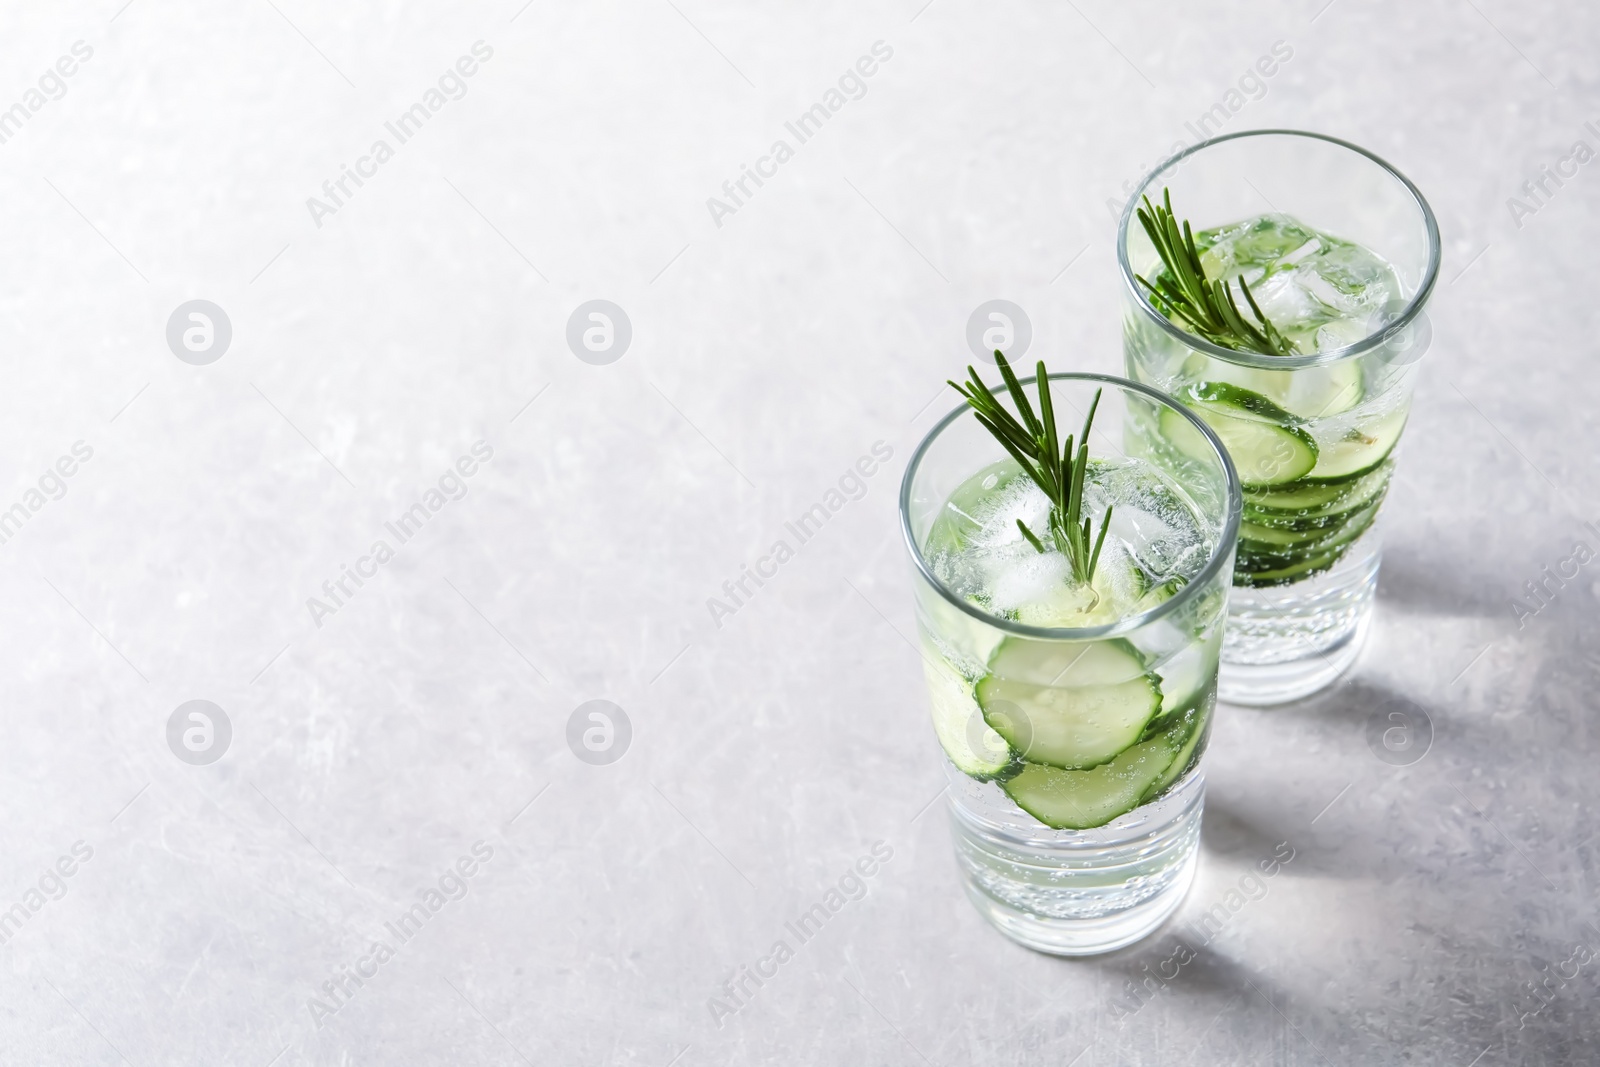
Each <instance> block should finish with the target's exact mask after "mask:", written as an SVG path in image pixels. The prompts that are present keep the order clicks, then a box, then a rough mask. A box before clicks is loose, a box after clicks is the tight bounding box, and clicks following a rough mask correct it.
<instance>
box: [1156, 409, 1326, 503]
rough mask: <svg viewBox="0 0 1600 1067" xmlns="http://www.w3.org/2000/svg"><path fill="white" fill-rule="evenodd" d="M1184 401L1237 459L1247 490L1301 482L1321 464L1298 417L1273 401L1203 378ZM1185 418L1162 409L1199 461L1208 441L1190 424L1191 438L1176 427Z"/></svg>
mask: <svg viewBox="0 0 1600 1067" xmlns="http://www.w3.org/2000/svg"><path fill="white" fill-rule="evenodd" d="M1183 401H1184V403H1185V404H1186V405H1187V406H1188V407H1189V408H1190V409H1191V410H1192V411H1194V413H1195V414H1196V415H1199V416H1200V417H1201V418H1202V419H1204V420H1205V423H1206V425H1208V426H1210V427H1211V428H1212V429H1213V430H1214V431H1216V434H1217V436H1218V437H1220V438H1221V439H1222V444H1223V446H1224V447H1226V448H1227V450H1228V454H1229V455H1230V456H1232V457H1233V463H1234V466H1235V467H1237V468H1238V469H1239V479H1240V481H1241V482H1242V483H1243V485H1244V486H1245V488H1247V489H1252V488H1258V487H1263V486H1274V485H1284V484H1287V483H1289V482H1294V481H1298V480H1299V479H1301V478H1303V477H1305V476H1306V475H1307V474H1309V473H1310V472H1311V470H1312V469H1313V468H1314V467H1316V465H1317V442H1316V440H1315V439H1314V438H1313V437H1312V436H1311V435H1310V434H1308V433H1306V432H1305V431H1304V430H1302V429H1301V428H1300V427H1299V426H1298V425H1295V424H1296V423H1297V422H1298V421H1299V420H1298V419H1296V418H1295V417H1294V416H1293V415H1291V414H1289V413H1288V412H1287V411H1285V410H1283V409H1282V408H1281V407H1279V406H1278V405H1277V404H1274V403H1273V402H1272V401H1271V400H1268V399H1267V398H1266V397H1264V396H1262V395H1261V394H1259V393H1252V392H1251V391H1250V390H1248V389H1240V388H1239V387H1238V386H1234V385H1229V384H1228V383H1227V382H1199V383H1197V384H1195V385H1192V386H1190V387H1189V389H1188V390H1187V391H1186V393H1185V395H1184V396H1183ZM1181 423H1182V417H1181V416H1179V415H1178V414H1177V412H1174V411H1163V412H1162V413H1161V427H1162V430H1163V432H1167V431H1168V429H1169V427H1170V428H1171V429H1172V431H1173V432H1170V433H1168V436H1169V439H1171V440H1172V441H1173V443H1174V444H1176V445H1177V446H1178V447H1179V448H1180V449H1183V450H1184V451H1185V452H1187V453H1189V454H1190V455H1191V456H1194V457H1195V458H1197V459H1203V458H1204V457H1205V452H1203V451H1201V450H1200V448H1197V447H1196V444H1198V445H1200V446H1203V445H1204V440H1203V439H1201V438H1200V435H1199V434H1196V433H1195V432H1194V430H1193V428H1192V427H1189V426H1183V427H1182V430H1187V431H1188V435H1187V440H1186V439H1185V438H1184V436H1183V435H1182V430H1179V429H1178V427H1179V425H1180V424H1181Z"/></svg>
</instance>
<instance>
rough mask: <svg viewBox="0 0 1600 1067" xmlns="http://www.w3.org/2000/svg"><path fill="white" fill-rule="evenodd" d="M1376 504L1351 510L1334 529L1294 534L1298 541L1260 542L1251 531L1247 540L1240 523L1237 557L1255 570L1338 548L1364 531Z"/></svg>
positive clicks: (1374, 514) (1371, 517) (1375, 513)
mask: <svg viewBox="0 0 1600 1067" xmlns="http://www.w3.org/2000/svg"><path fill="white" fill-rule="evenodd" d="M1380 503H1381V501H1375V502H1373V503H1371V504H1368V505H1367V506H1366V507H1365V508H1362V509H1361V510H1360V511H1357V512H1354V513H1352V514H1351V515H1350V517H1349V518H1348V519H1346V520H1345V522H1344V523H1343V524H1342V525H1340V526H1338V527H1336V528H1334V529H1331V530H1313V531H1310V532H1309V533H1301V534H1298V535H1296V536H1298V537H1300V538H1301V540H1298V541H1291V542H1288V543H1282V542H1276V543H1275V542H1270V541H1262V540H1259V539H1258V538H1257V537H1256V536H1255V534H1254V533H1252V535H1251V536H1250V537H1249V538H1248V539H1247V538H1245V537H1244V536H1243V533H1242V527H1243V526H1244V525H1245V524H1244V523H1241V524H1240V526H1241V534H1240V538H1239V555H1238V558H1239V559H1240V560H1243V561H1245V563H1246V565H1247V566H1248V567H1249V568H1250V569H1252V570H1255V569H1259V567H1260V565H1261V564H1266V565H1267V566H1268V567H1275V566H1282V565H1285V564H1288V563H1293V562H1294V561H1295V560H1297V559H1304V558H1306V557H1309V556H1315V555H1321V554H1322V553H1324V552H1331V551H1333V550H1334V549H1342V548H1343V547H1344V546H1345V545H1348V544H1349V543H1350V542H1352V541H1354V540H1355V539H1356V538H1358V537H1360V536H1361V535H1362V534H1364V533H1366V532H1367V527H1369V526H1371V525H1372V520H1373V519H1374V518H1375V517H1376V516H1377V513H1378V506H1379V504H1380ZM1256 529H1257V530H1261V529H1264V528H1263V527H1257V528H1256ZM1269 532H1272V533H1286V532H1290V531H1277V530H1273V531H1269Z"/></svg>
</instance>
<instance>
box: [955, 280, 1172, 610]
mask: <svg viewBox="0 0 1600 1067" xmlns="http://www.w3.org/2000/svg"><path fill="white" fill-rule="evenodd" d="M1147 284H1148V283H1147ZM994 358H995V364H996V365H997V366H998V367H999V368H1000V376H1001V378H1002V379H1004V381H1005V383H1006V389H1007V391H1008V392H1009V393H1010V394H1011V399H1012V402H1013V403H1015V405H1016V407H1017V411H1018V413H1019V414H1020V415H1021V416H1022V421H1021V422H1020V423H1019V422H1018V421H1017V419H1016V418H1015V417H1014V416H1013V415H1012V414H1011V412H1009V411H1007V410H1006V408H1005V407H1004V406H1003V405H1002V404H1001V403H1000V401H999V398H997V397H996V396H995V395H994V391H993V390H992V389H990V388H989V386H988V384H987V383H985V382H984V380H983V379H982V378H981V377H979V376H978V371H977V369H976V368H975V367H968V368H967V373H968V374H969V375H970V376H971V379H972V380H971V382H970V383H967V384H965V385H958V384H957V383H955V382H953V381H952V382H949V383H948V384H949V385H950V387H951V388H952V389H954V390H955V391H956V392H958V393H960V394H961V397H962V399H963V400H965V401H966V402H967V406H968V407H970V408H971V409H972V412H973V416H974V417H975V418H976V419H977V420H978V423H979V425H981V426H982V427H983V428H984V429H986V430H988V431H989V433H990V435H991V436H993V437H994V439H995V440H996V441H998V442H1000V446H1001V447H1002V448H1004V449H1005V450H1006V453H1007V455H1009V456H1010V457H1011V458H1012V459H1014V460H1016V462H1017V466H1018V467H1020V468H1021V469H1022V473H1024V474H1026V475H1027V476H1028V478H1029V479H1030V480H1032V481H1033V483H1034V484H1035V485H1037V486H1038V487H1039V488H1040V489H1041V490H1043V492H1044V494H1045V496H1046V497H1048V498H1049V500H1050V516H1049V519H1048V523H1049V535H1050V540H1051V542H1053V543H1054V545H1055V547H1056V550H1057V551H1059V552H1061V554H1062V555H1064V556H1066V557H1067V563H1068V566H1069V567H1070V569H1071V571H1072V577H1073V580H1074V581H1076V582H1078V583H1079V584H1082V585H1088V584H1089V583H1090V581H1091V580H1092V579H1093V578H1094V568H1095V564H1096V563H1098V562H1099V556H1100V545H1101V544H1103V543H1104V542H1105V533H1106V532H1105V527H1104V526H1103V525H1102V526H1101V529H1100V537H1099V539H1098V540H1095V539H1094V537H1093V533H1094V530H1093V523H1092V521H1091V520H1090V519H1089V518H1087V517H1084V518H1083V520H1082V524H1081V525H1080V524H1079V517H1080V512H1081V511H1082V510H1083V481H1084V475H1085V472H1086V471H1087V470H1088V468H1089V431H1090V429H1091V428H1092V427H1093V425H1094V413H1095V409H1096V408H1097V407H1099V404H1100V394H1101V390H1099V389H1097V390H1095V394H1094V399H1093V401H1091V402H1090V404H1089V413H1088V416H1087V417H1086V418H1085V419H1084V421H1083V434H1082V436H1081V437H1078V438H1073V437H1068V438H1067V441H1066V445H1065V447H1064V448H1063V447H1061V444H1060V438H1059V437H1058V434H1057V430H1056V412H1055V403H1054V401H1053V399H1052V398H1051V395H1050V375H1049V372H1048V370H1047V369H1046V368H1045V365H1044V363H1043V362H1040V363H1039V365H1038V380H1037V383H1036V384H1037V386H1038V390H1039V411H1040V415H1038V416H1036V415H1035V414H1034V412H1033V408H1032V406H1031V405H1030V404H1029V403H1028V397H1027V394H1026V393H1024V392H1023V390H1022V383H1021V382H1020V381H1018V379H1017V376H1016V374H1015V373H1013V371H1012V370H1011V365H1010V364H1009V363H1008V362H1006V357H1005V355H1004V354H1003V353H1001V352H996V353H995V354H994ZM1041 419H1042V421H1041ZM1075 444H1076V446H1077V451H1076V452H1074V451H1073V446H1074V445H1075ZM1057 448H1061V451H1060V452H1057V451H1056V450H1057ZM1109 514H1110V511H1109V510H1108V511H1107V515H1108V516H1109ZM1017 528H1018V529H1019V530H1021V531H1022V535H1023V537H1024V538H1026V539H1027V541H1028V543H1029V544H1030V545H1032V546H1033V548H1034V550H1035V551H1037V552H1041V553H1043V552H1045V551H1047V549H1046V547H1045V543H1044V539H1043V538H1040V537H1037V536H1035V534H1034V533H1033V531H1032V530H1030V529H1028V527H1027V525H1026V524H1025V523H1024V522H1022V520H1020V519H1018V520H1017ZM1091 543H1092V544H1093V545H1094V551H1093V553H1092V554H1091V551H1090V545H1091Z"/></svg>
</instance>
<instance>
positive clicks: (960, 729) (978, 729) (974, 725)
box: [923, 654, 1021, 782]
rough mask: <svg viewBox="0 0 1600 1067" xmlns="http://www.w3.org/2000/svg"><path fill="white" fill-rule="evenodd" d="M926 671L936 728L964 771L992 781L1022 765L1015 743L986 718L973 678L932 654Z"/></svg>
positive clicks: (927, 658) (926, 661)
mask: <svg viewBox="0 0 1600 1067" xmlns="http://www.w3.org/2000/svg"><path fill="white" fill-rule="evenodd" d="M923 672H924V673H925V674H926V675H927V677H928V695H929V697H930V698H931V700H932V703H933V732H934V733H935V734H936V735H937V736H938V738H939V745H940V747H942V748H943V749H944V754H945V755H946V756H949V757H950V762H951V763H954V764H955V765H956V768H957V769H958V770H959V771H961V773H962V774H966V775H970V776H971V777H973V778H976V779H977V780H978V781H980V782H988V781H993V780H995V779H997V778H1004V777H1006V776H1007V775H1008V774H1013V773H1015V772H1016V771H1017V770H1019V769H1021V764H1020V763H1019V762H1018V760H1017V758H1016V756H1015V754H1014V753H1012V751H1011V746H1009V745H1007V744H1006V742H1005V739H1004V738H1002V737H1001V736H1000V735H999V734H997V733H995V732H994V731H993V730H991V729H990V728H989V726H988V724H987V723H985V722H984V721H983V709H981V708H980V707H978V701H977V698H976V697H974V696H973V693H972V683H971V682H969V681H967V679H965V678H963V677H962V676H961V674H960V672H959V671H957V670H956V669H955V668H954V667H953V666H951V665H950V664H949V663H946V662H945V661H944V660H943V659H934V658H932V655H931V654H926V655H925V656H924V658H923Z"/></svg>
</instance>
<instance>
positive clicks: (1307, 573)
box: [1233, 547, 1344, 589]
mask: <svg viewBox="0 0 1600 1067" xmlns="http://www.w3.org/2000/svg"><path fill="white" fill-rule="evenodd" d="M1342 555H1344V549H1343V548H1342V547H1341V548H1337V549H1335V550H1334V551H1332V552H1327V553H1324V554H1322V555H1320V556H1312V557H1310V558H1309V559H1302V560H1297V561H1295V562H1293V563H1285V564H1283V565H1281V566H1276V567H1268V568H1266V569H1264V570H1247V569H1245V568H1244V567H1239V566H1236V567H1235V568H1234V571H1233V582H1234V584H1235V585H1242V586H1245V587H1246V588H1249V589H1265V588H1268V587H1270V586H1275V585H1292V584H1293V583H1295V582H1298V581H1303V580H1304V579H1306V578H1310V577H1312V576H1314V575H1317V574H1320V573H1321V572H1323V571H1325V570H1327V569H1329V568H1330V567H1332V566H1333V565H1334V564H1335V563H1337V562H1339V557H1340V556H1342Z"/></svg>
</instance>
